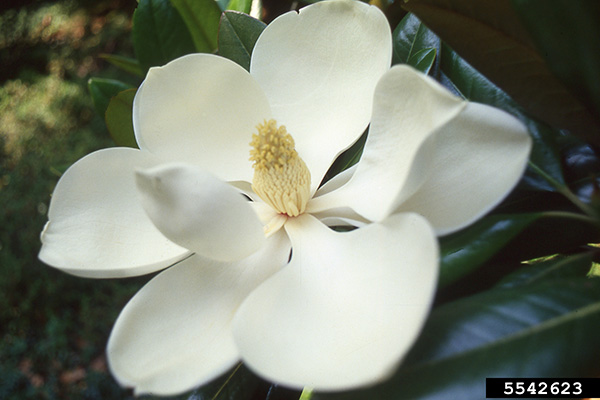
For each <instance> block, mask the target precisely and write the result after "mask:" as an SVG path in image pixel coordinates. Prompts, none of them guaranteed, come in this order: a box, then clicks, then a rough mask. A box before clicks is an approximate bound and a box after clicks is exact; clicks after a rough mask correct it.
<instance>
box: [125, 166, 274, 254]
mask: <svg viewBox="0 0 600 400" xmlns="http://www.w3.org/2000/svg"><path fill="white" fill-rule="evenodd" d="M136 182H137V186H138V189H139V191H140V195H141V201H142V205H143V206H144V209H145V210H146V212H147V213H148V215H149V216H150V219H151V220H152V221H153V222H154V224H155V225H156V227H157V228H158V229H159V230H160V231H161V232H162V233H163V234H164V235H165V236H166V237H168V238H169V239H171V240H172V241H173V242H175V243H177V244H179V245H180V246H182V247H185V248H186V249H190V250H192V251H195V252H196V253H198V254H200V255H202V256H204V257H208V258H212V259H214V260H218V261H233V260H239V259H242V258H244V257H246V256H248V255H250V254H252V253H254V252H255V251H256V250H257V249H258V248H259V247H260V246H262V244H263V242H264V240H265V237H264V234H263V228H262V224H261V222H260V220H259V219H258V217H257V215H256V213H255V212H254V211H253V210H252V208H251V207H250V202H249V201H248V200H247V199H246V198H245V197H244V195H242V194H241V193H240V192H239V191H238V190H237V189H235V188H234V187H233V186H231V185H229V184H227V183H225V182H223V181H221V180H219V179H217V178H216V177H215V176H213V175H212V174H210V173H209V172H206V171H204V170H203V169H201V168H199V167H196V166H193V165H186V164H164V165H160V166H157V167H154V168H151V169H148V170H144V171H141V170H139V171H138V172H137V174H136Z"/></svg>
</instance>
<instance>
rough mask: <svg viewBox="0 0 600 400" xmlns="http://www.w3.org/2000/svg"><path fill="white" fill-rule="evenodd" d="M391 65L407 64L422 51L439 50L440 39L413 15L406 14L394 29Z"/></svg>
mask: <svg viewBox="0 0 600 400" xmlns="http://www.w3.org/2000/svg"><path fill="white" fill-rule="evenodd" d="M392 37H393V46H394V53H393V63H394V64H398V63H408V60H410V58H411V57H413V56H414V54H415V53H417V52H419V51H421V50H423V49H432V48H433V49H437V50H438V51H439V50H440V39H439V38H438V37H437V36H436V34H435V33H433V32H431V31H430V30H429V28H427V27H426V26H425V25H423V23H421V20H419V18H417V17H416V16H415V15H414V14H411V13H409V14H406V16H405V17H404V18H402V21H400V23H399V24H398V26H397V27H396V29H394V33H393V35H392Z"/></svg>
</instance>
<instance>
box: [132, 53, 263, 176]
mask: <svg viewBox="0 0 600 400" xmlns="http://www.w3.org/2000/svg"><path fill="white" fill-rule="evenodd" d="M268 118H270V108H269V103H268V101H267V98H266V97H265V95H264V93H263V91H262V89H261V88H260V87H259V86H258V84H257V83H256V81H255V80H254V79H253V78H252V77H251V76H250V75H249V74H248V72H247V71H246V70H244V69H243V68H242V67H240V66H239V65H237V64H235V63H234V62H232V61H230V60H227V59H225V58H222V57H217V56H214V55H211V54H190V55H187V56H184V57H181V58H178V59H176V60H173V61H171V62H170V63H168V64H167V65H165V66H163V67H160V68H151V69H150V71H149V72H148V76H147V77H146V80H145V81H144V83H143V85H142V86H141V87H140V89H139V90H138V93H137V95H136V97H135V101H134V104H133V124H134V129H135V135H136V140H137V142H138V144H139V145H140V147H141V148H142V149H145V150H148V151H150V152H152V153H155V154H158V155H160V156H161V157H163V158H164V159H167V160H170V161H180V162H186V163H191V164H195V165H198V166H200V167H202V168H203V169H205V170H207V171H209V172H211V173H213V174H214V175H216V176H217V177H219V178H220V179H222V180H227V181H232V180H241V181H247V182H250V181H251V180H252V173H253V171H252V166H251V163H250V161H248V154H249V150H250V148H249V143H250V139H251V138H252V133H253V132H255V130H256V129H255V127H256V125H257V124H258V123H261V122H263V120H264V119H268Z"/></svg>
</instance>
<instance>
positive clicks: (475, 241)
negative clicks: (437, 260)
mask: <svg viewBox="0 0 600 400" xmlns="http://www.w3.org/2000/svg"><path fill="white" fill-rule="evenodd" d="M540 217H541V214H538V213H535V214H516V215H491V216H487V217H485V218H482V219H480V220H479V221H477V222H476V223H475V224H473V225H471V226H470V227H468V228H466V229H463V230H461V231H459V232H457V233H454V234H452V235H450V236H447V237H443V238H441V239H440V252H441V265H440V280H439V285H440V286H446V285H448V284H450V283H453V282H455V281H457V280H458V279H460V278H462V277H463V276H465V275H467V274H469V273H471V272H473V271H474V270H475V269H477V268H478V267H480V266H481V265H483V263H485V262H486V261H488V260H489V259H490V258H492V257H493V256H494V255H495V254H496V253H497V252H498V251H500V250H501V249H502V248H503V247H504V246H506V244H507V243H509V242H510V241H511V240H512V239H513V238H515V237H516V236H517V235H518V234H519V233H521V232H522V231H523V230H524V229H525V228H526V227H527V226H529V225H530V224H531V223H532V222H533V221H535V220H537V219H538V218H540Z"/></svg>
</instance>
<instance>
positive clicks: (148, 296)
mask: <svg viewBox="0 0 600 400" xmlns="http://www.w3.org/2000/svg"><path fill="white" fill-rule="evenodd" d="M289 252H290V244H289V240H288V239H287V236H286V235H285V233H284V232H279V233H278V234H276V235H274V236H273V237H271V238H269V240H268V241H267V242H266V243H265V246H264V247H263V248H261V249H260V250H259V251H258V252H256V253H255V254H253V255H251V256H250V257H248V258H245V259H243V260H240V261H236V262H233V263H220V262H216V261H214V260H208V259H204V258H202V257H200V256H198V255H193V256H191V257H190V258H188V259H186V260H184V261H182V262H181V263H179V264H177V265H175V266H173V267H172V268H169V269H168V270H166V271H164V272H162V273H161V274H159V275H157V276H156V277H155V278H154V279H152V280H151V281H150V282H148V283H147V284H146V286H144V287H143V288H142V289H141V290H140V291H139V292H138V293H137V294H136V295H135V296H134V297H133V298H132V299H131V301H130V302H129V303H128V304H127V305H126V306H125V308H124V309H123V311H122V312H121V314H120V315H119V318H118V319H117V322H116V323H115V326H114V328H113V330H112V333H111V335H110V339H109V342H108V349H107V354H108V362H109V367H110V369H111V371H112V373H113V374H114V375H115V377H116V378H117V380H118V381H119V383H121V384H122V385H124V386H129V387H133V388H134V389H135V392H136V394H143V393H153V394H156V395H175V394H178V393H182V392H185V391H187V390H190V389H193V388H194V387H197V386H200V385H202V384H205V383H208V382H209V381H210V380H212V379H214V378H216V377H218V376H219V375H221V374H222V373H224V372H225V371H227V370H228V369H229V368H231V367H232V366H233V365H234V364H235V363H236V362H238V361H239V353H238V350H237V348H236V346H235V343H234V341H233V337H232V334H231V326H230V325H231V319H232V317H233V315H234V313H235V311H236V309H237V308H238V307H239V305H240V304H241V302H242V301H243V300H244V298H245V297H246V296H247V295H248V293H250V291H252V290H253V289H254V288H255V287H256V286H258V285H259V284H260V283H262V282H263V281H264V280H265V279H267V278H268V277H269V276H271V275H272V274H273V273H275V272H276V271H278V270H279V269H280V268H281V266H282V265H284V264H285V263H286V262H287V259H288V257H289Z"/></svg>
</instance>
